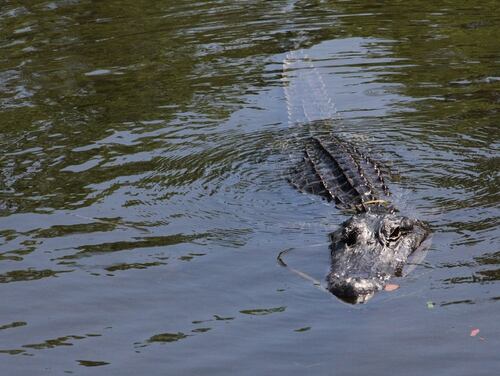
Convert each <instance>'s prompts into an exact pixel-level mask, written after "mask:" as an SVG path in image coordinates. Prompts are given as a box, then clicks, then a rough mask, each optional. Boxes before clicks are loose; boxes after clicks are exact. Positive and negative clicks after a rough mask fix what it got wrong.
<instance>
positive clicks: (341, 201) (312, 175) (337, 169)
mask: <svg viewBox="0 0 500 376" xmlns="http://www.w3.org/2000/svg"><path fill="white" fill-rule="evenodd" d="M287 59H288V60H285V77H286V78H287V69H286V68H288V69H289V67H290V65H292V63H293V62H297V61H299V62H300V63H301V64H302V65H300V66H299V69H302V71H299V73H300V75H302V81H304V82H305V83H306V84H308V85H309V88H308V87H307V85H306V87H305V88H304V82H300V84H302V88H301V90H302V92H301V93H299V94H304V95H306V96H307V95H311V94H310V93H314V92H315V91H316V94H317V93H318V90H317V88H318V87H320V88H324V84H323V82H322V79H321V77H320V76H319V75H318V72H317V71H316V70H315V68H314V67H313V66H312V65H311V64H310V63H309V66H307V68H308V69H307V70H303V69H304V67H303V65H304V61H308V59H307V57H304V56H297V55H291V57H290V55H289V56H288V57H287ZM292 59H293V60H292ZM295 68H296V67H295ZM307 74H309V76H306V77H305V78H306V79H304V75H307ZM311 74H312V75H313V77H312V79H311V77H310V75H311ZM288 76H290V75H289V74H288ZM299 78H300V77H299ZM309 81H312V83H311V82H309ZM311 85H312V86H311ZM296 86H297V85H295V86H294V83H293V82H291V83H289V85H288V86H287V87H285V92H286V94H287V103H288V107H289V108H288V110H289V111H288V112H289V114H293V111H294V109H293V108H292V106H293V105H294V103H293V101H294V100H295V101H296V100H297V93H294V90H296ZM314 89H315V90H314ZM319 94H320V98H319V99H315V98H310V99H309V102H304V100H303V99H300V100H301V101H302V102H300V103H298V105H297V106H296V107H297V108H299V109H300V110H301V111H302V110H303V111H304V112H306V115H307V116H306V119H305V120H309V124H308V127H309V129H314V128H315V127H314V123H315V121H316V123H318V121H317V120H318V119H320V120H321V119H325V118H328V117H330V116H331V115H332V111H330V110H328V109H327V110H325V108H327V107H328V105H329V103H331V100H329V99H328V100H325V99H324V98H323V99H321V98H322V97H325V93H324V90H323V93H321V90H319ZM294 96H295V98H294ZM318 101H319V104H318ZM322 101H323V102H322ZM306 110H307V111H306ZM293 116H294V118H293V119H292V120H293V123H294V125H297V123H300V121H299V122H297V121H295V120H296V119H297V116H296V115H293ZM311 121H312V122H311ZM323 123H324V121H323ZM311 124H312V126H311ZM320 125H321V124H320ZM289 181H290V183H291V184H292V185H293V186H294V187H295V188H297V189H298V190H300V191H302V192H306V193H312V194H315V195H318V196H321V197H323V198H324V199H326V200H328V201H331V202H334V203H335V205H336V206H337V207H338V208H339V209H341V210H344V211H346V212H349V213H353V216H352V217H351V218H350V219H348V220H347V221H345V222H344V223H342V224H341V225H340V226H339V228H338V229H337V230H336V231H334V232H333V233H331V234H330V236H329V237H330V244H331V245H330V251H331V268H330V273H329V274H328V276H327V278H326V279H327V285H328V290H329V291H330V292H331V293H333V294H334V295H335V296H337V297H338V298H340V299H342V300H344V301H346V302H349V303H364V302H366V301H367V300H368V299H370V298H371V297H372V296H373V295H374V294H375V292H377V291H379V290H382V289H384V287H385V286H386V284H387V283H388V281H389V280H390V278H391V277H392V276H401V275H402V272H403V267H404V266H405V264H406V263H407V260H408V258H409V257H410V256H414V255H415V254H417V253H423V250H424V248H426V247H427V245H428V242H427V241H426V239H428V238H429V235H430V229H429V226H428V225H427V224H426V223H424V222H422V221H420V220H418V219H414V218H409V217H406V216H402V215H400V214H398V210H397V209H396V207H395V206H394V204H393V203H391V200H390V195H391V194H390V191H389V189H388V186H387V184H386V182H385V179H384V174H383V173H382V171H381V168H380V165H379V163H378V162H376V161H374V160H373V159H372V158H371V157H370V156H368V155H366V153H364V152H362V151H360V150H359V149H358V148H357V147H356V146H355V145H353V144H352V143H350V142H348V141H347V140H344V139H341V138H340V137H339V136H337V135H333V134H328V135H326V136H325V135H322V136H310V137H307V138H306V139H305V140H304V147H303V154H302V156H301V157H300V161H299V163H298V165H297V166H295V167H293V168H292V170H291V173H290V175H289Z"/></svg>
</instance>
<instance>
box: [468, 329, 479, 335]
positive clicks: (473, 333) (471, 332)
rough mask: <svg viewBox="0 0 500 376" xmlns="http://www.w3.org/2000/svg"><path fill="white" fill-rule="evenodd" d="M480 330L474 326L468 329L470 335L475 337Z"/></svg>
mask: <svg viewBox="0 0 500 376" xmlns="http://www.w3.org/2000/svg"><path fill="white" fill-rule="evenodd" d="M479 332H480V330H479V329H478V328H474V329H472V330H471V331H470V336H471V337H475V336H477V335H478V334H479Z"/></svg>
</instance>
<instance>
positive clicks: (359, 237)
mask: <svg viewBox="0 0 500 376" xmlns="http://www.w3.org/2000/svg"><path fill="white" fill-rule="evenodd" d="M429 234H430V231H429V228H428V226H427V225H426V224H425V223H423V222H421V221H419V220H416V219H411V218H407V217H403V216H400V215H397V214H393V213H372V212H364V213H361V214H357V215H354V216H353V217H352V218H350V219H349V220H347V221H346V222H344V223H343V224H342V226H341V227H340V228H339V229H338V230H337V231H335V232H333V233H332V234H330V238H331V241H332V244H331V257H332V263H331V271H330V274H329V275H328V277H327V280H328V289H329V290H330V292H332V293H333V294H334V295H336V296H337V297H339V298H341V299H342V300H344V301H347V302H350V303H363V302H365V301H367V300H368V299H370V298H371V297H372V296H373V294H374V293H375V292H376V291H378V290H381V289H383V288H384V286H385V284H386V282H387V281H388V280H389V278H390V277H391V276H393V275H400V274H401V272H402V269H403V266H404V264H405V263H406V260H407V258H408V256H410V255H411V254H412V253H413V252H415V251H416V250H417V249H418V248H419V247H420V246H421V244H422V243H423V242H424V240H425V239H426V238H427V236H428V235H429Z"/></svg>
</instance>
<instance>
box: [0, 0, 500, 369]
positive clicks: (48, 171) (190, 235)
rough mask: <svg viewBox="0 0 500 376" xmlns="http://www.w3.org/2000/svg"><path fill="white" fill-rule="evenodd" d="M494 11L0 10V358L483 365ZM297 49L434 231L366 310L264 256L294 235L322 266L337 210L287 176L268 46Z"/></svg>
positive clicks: (450, 7)
mask: <svg viewBox="0 0 500 376" xmlns="http://www.w3.org/2000/svg"><path fill="white" fill-rule="evenodd" d="M497 7H498V4H497V2H495V1H484V2H481V4H470V3H469V2H466V1H462V0H460V1H454V2H450V1H444V2H439V3H431V2H427V1H420V0H417V1H411V2H390V3H387V2H335V3H333V2H326V1H306V0H298V1H272V2H242V1H231V2H230V1H204V2H192V1H186V0H183V1H178V2H175V3H174V2H169V1H156V2H145V1H135V2H131V1H125V2H124V1H121V2H117V1H106V2H94V1H88V0H56V1H47V2H45V1H42V2H29V1H28V2H26V1H22V2H21V1H9V2H6V3H5V4H2V6H1V7H0V50H1V53H0V146H1V148H2V153H1V155H0V166H1V169H0V282H1V283H0V286H1V287H2V297H3V301H4V302H6V304H4V305H2V309H1V310H0V330H1V333H2V337H1V339H0V356H2V357H3V359H2V360H3V363H2V367H3V368H2V369H4V370H5V371H4V372H7V373H9V374H34V375H35V374H39V370H40V369H42V368H43V369H46V368H47V369H51V370H53V371H54V372H55V373H61V372H75V371H76V370H79V369H80V370H81V367H82V366H84V367H93V368H92V371H96V372H97V371H99V370H101V369H102V370H103V371H105V372H108V373H106V374H110V373H109V372H111V374H113V372H114V373H116V374H119V373H122V371H123V370H124V369H127V370H130V371H129V372H131V373H134V374H140V373H147V374H164V373H165V370H166V367H167V365H168V370H169V371H170V372H171V373H172V374H182V373H186V374H187V373H189V374H192V373H197V372H198V373H199V372H201V370H203V373H207V374H217V375H220V374H234V373H235V372H236V371H238V372H239V373H241V372H243V373H245V372H246V373H248V374H249V373H250V372H252V374H255V373H263V374H265V373H269V371H270V370H272V371H273V372H278V373H284V372H287V374H289V373H291V374H304V373H310V372H312V371H311V370H313V371H314V372H315V373H318V374H324V373H330V372H331V369H335V370H337V372H338V373H340V374H346V375H347V374H353V375H359V374H362V373H363V372H364V373H368V374H373V373H374V372H375V373H382V372H387V371H388V370H389V367H390V369H391V370H392V369H394V367H398V366H399V367H404V369H405V370H407V371H408V372H409V373H411V374H420V373H423V372H425V371H428V372H430V371H431V370H432V371H435V370H436V369H446V370H449V373H453V374H456V373H457V371H458V373H460V372H465V371H464V370H466V371H467V372H473V371H477V369H478V368H479V367H481V368H480V369H481V370H485V371H484V372H485V373H487V372H488V371H490V373H492V372H491V371H495V370H498V366H497V364H495V359H496V356H497V355H496V352H495V349H496V348H498V343H497V342H498V338H499V336H498V334H499V328H498V324H497V320H496V316H495V312H496V304H498V301H499V299H500V293H499V291H498V281H499V275H500V274H499V267H498V265H500V254H499V252H498V246H497V244H498V242H499V238H500V233H499V230H498V225H499V222H498V218H499V206H498V203H499V198H500V197H499V190H498V187H499V186H500V178H499V172H498V171H499V167H500V164H499V161H500V159H499V158H500V157H499V147H500V128H499V126H498V125H499V123H500V112H499V109H500V95H499V93H500V73H499V61H500V55H499V50H498V38H497V35H498V25H499V22H500V17H499V16H498V12H497ZM299 47H300V48H304V49H305V50H306V52H307V53H308V54H309V55H310V56H311V57H312V59H313V60H314V64H315V66H316V67H318V70H319V72H320V73H321V74H322V76H323V79H324V81H325V88H326V89H325V90H326V91H327V95H329V96H331V97H332V98H334V100H335V105H336V108H337V110H338V118H337V119H335V121H334V122H333V124H334V125H333V129H328V130H333V131H335V132H339V133H340V132H341V133H342V136H343V137H346V138H349V139H350V140H352V141H353V142H355V143H356V144H357V145H358V146H359V147H360V148H362V149H363V150H365V151H367V152H369V153H370V155H372V156H373V157H374V158H376V159H377V160H380V161H382V162H383V164H384V165H385V166H386V168H390V170H391V171H392V172H393V174H392V185H391V190H392V191H393V192H394V199H395V201H396V204H397V206H398V207H399V208H401V209H402V211H403V212H412V213H413V214H414V216H417V217H419V218H421V219H423V220H425V221H427V222H428V223H430V224H431V226H432V227H433V231H434V233H435V236H434V238H433V245H432V249H431V250H430V252H429V254H428V255H427V258H426V260H425V264H424V265H422V266H420V267H417V268H416V270H415V271H414V272H413V273H411V274H410V275H409V276H408V277H406V278H404V279H401V280H398V281H397V283H398V284H400V285H401V288H400V289H398V290H397V291H396V292H392V293H382V294H380V296H377V297H375V298H374V299H373V300H372V301H371V302H370V304H368V305H366V306H365V307H361V308H354V307H347V306H345V305H343V304H342V303H341V302H339V301H337V300H335V299H334V298H332V297H330V296H328V295H327V294H323V293H321V292H320V291H317V290H316V289H313V288H311V286H309V285H308V284H307V283H305V282H304V281H302V280H300V279H297V278H295V276H294V275H290V274H289V273H287V272H286V271H284V270H282V269H280V268H278V267H277V265H276V260H275V257H276V255H277V253H278V252H279V251H280V250H283V249H285V248H288V247H295V248H296V249H297V252H296V255H297V256H296V257H297V259H296V260H295V262H297V263H298V264H299V265H295V266H300V267H301V268H302V269H305V270H306V271H308V272H310V273H311V275H314V276H315V278H317V279H322V278H324V276H325V275H326V274H327V272H328V244H327V243H326V242H327V233H328V232H330V231H332V230H333V229H334V228H335V227H336V225H338V224H339V223H340V222H341V221H342V220H343V219H344V218H345V216H344V214H342V213H340V212H339V211H338V210H336V209H335V208H333V207H331V206H329V205H327V204H325V203H324V202H321V201H320V200H316V199H314V198H311V197H308V196H305V195H301V194H299V193H297V192H296V191H294V190H293V189H292V188H291V187H289V186H288V184H287V183H286V180H285V179H284V178H283V176H284V173H285V171H286V169H287V167H288V165H289V164H290V161H289V160H288V155H287V148H288V146H289V143H290V141H289V140H290V135H291V133H293V132H295V130H291V129H290V128H289V126H288V121H287V118H288V114H287V109H286V104H285V99H284V92H283V88H282V86H283V82H282V69H283V67H282V62H283V59H284V57H285V55H286V53H287V52H288V51H290V50H292V49H294V48H299ZM324 130H325V129H322V130H317V131H324ZM312 131H315V130H312ZM297 260H298V261H297ZM188 261H189V262H188ZM290 262H292V263H293V262H294V259H291V260H290ZM427 302H434V303H436V304H435V305H431V306H433V307H434V308H433V310H429V309H428V308H427V305H426V304H427ZM434 303H433V304H434ZM285 307H286V309H285ZM387 312H391V320H390V322H388V321H387ZM479 326H480V329H481V335H482V336H483V338H486V340H487V341H486V342H484V343H479V345H478V343H476V342H471V341H472V340H475V339H477V338H469V336H468V332H469V331H470V328H471V327H479ZM93 333H96V334H93ZM298 336H300V341H301V342H300V345H297V344H298V342H297V340H298V338H299V337H298ZM338 343H342V346H341V347H338V346H337V344H338ZM163 345H164V346H163ZM483 345H484V346H483ZM381 346H383V348H384V349H385V348H386V347H387V348H390V349H391V350H390V351H386V352H385V360H386V362H384V363H381V362H380V361H379V354H380V350H381V348H380V347H381ZM333 348H334V350H328V351H326V350H325V349H333ZM96 349H98V350H96ZM353 353H355V354H359V357H356V358H354V357H353V355H352V354H353ZM193 354H196V357H194V356H193ZM22 355H30V356H22ZM187 359H189V362H188V361H187ZM346 359H349V361H348V362H346V361H345V360H346ZM416 359H419V360H420V359H425V360H426V362H420V361H419V362H418V363H419V368H418V372H417V368H416V367H417V366H416V365H415V364H416V362H415V360H416ZM408 360H409V361H408ZM424 363H425V364H424ZM100 366H103V367H100ZM153 367H154V368H153ZM240 368H241V369H240ZM110 370H111V371H110ZM115 370H116V371H115ZM459 370H460V371H459ZM103 374H104V373H103Z"/></svg>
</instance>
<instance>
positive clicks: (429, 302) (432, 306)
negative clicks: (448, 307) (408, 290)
mask: <svg viewBox="0 0 500 376" xmlns="http://www.w3.org/2000/svg"><path fill="white" fill-rule="evenodd" d="M435 305H436V303H434V302H431V301H430V300H429V301H428V302H427V308H429V309H433V308H434V307H435Z"/></svg>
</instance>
